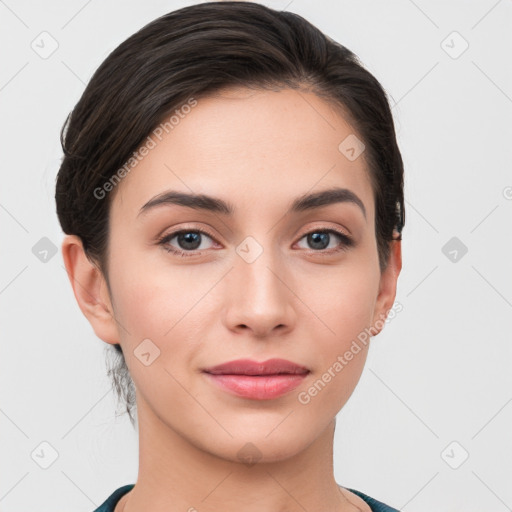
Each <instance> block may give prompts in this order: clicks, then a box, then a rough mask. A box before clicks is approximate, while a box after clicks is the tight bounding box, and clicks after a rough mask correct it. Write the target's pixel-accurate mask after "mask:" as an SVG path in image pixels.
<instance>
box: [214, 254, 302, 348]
mask: <svg viewBox="0 0 512 512" xmlns="http://www.w3.org/2000/svg"><path fill="white" fill-rule="evenodd" d="M284 267H285V265H284V264H283V263H282V262H279V261H278V259H277V257H275V255H274V254H272V251H271V250H264V251H263V252H262V253H261V254H260V256H259V257H258V258H257V259H256V260H255V261H252V262H248V261H246V260H244V258H242V257H239V256H237V257H236V259H235V263H234V268H233V269H232V270H231V272H229V274H228V276H226V279H227V282H226V286H227V291H226V293H227V297H228V300H227V309H226V310H225V318H224V321H225V323H226V326H227V327H228V329H230V330H232V331H233V330H234V331H240V332H242V331H244V330H248V331H250V332H251V333H252V335H253V336H254V337H257V338H265V337H271V336H275V335H283V334H285V333H286V332H289V331H290V330H291V329H293V326H294V323H295V321H296V312H295V309H294V304H293V301H294V300H295V296H294V294H293V291H292V290H293V283H292V282H291V280H292V278H291V277H290V274H289V272H286V270H285V269H284Z"/></svg>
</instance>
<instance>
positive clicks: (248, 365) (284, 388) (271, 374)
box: [203, 359, 310, 400]
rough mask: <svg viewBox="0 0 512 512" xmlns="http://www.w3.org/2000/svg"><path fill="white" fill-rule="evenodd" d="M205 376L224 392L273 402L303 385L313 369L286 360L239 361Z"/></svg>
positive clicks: (224, 364) (209, 369) (208, 369)
mask: <svg viewBox="0 0 512 512" xmlns="http://www.w3.org/2000/svg"><path fill="white" fill-rule="evenodd" d="M203 373H204V374H205V375H206V376H207V378H208V379H209V380H210V382H213V383H215V384H216V385H217V386H218V387H220V388H221V389H222V390H223V391H227V392H229V393H231V394H234V395H236V396H239V397H242V398H247V399H252V400H271V399H274V398H278V397H280V396H283V395H284V394H286V393H288V392H290V391H291V390H293V389H295V388H296V387H297V386H299V385H300V384H301V382H302V381H303V380H304V379H305V378H306V376H307V375H308V374H309V373H310V370H309V369H308V368H306V367H305V366H302V365H299V364H296V363H293V362H291V361H287V360H285V359H269V360H267V361H263V362H257V361H252V360H249V359H239V360H237V361H230V362H228V363H223V364H220V365H217V366H214V367H211V368H207V369H205V370H203Z"/></svg>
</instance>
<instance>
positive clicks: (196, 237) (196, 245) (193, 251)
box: [158, 229, 213, 256]
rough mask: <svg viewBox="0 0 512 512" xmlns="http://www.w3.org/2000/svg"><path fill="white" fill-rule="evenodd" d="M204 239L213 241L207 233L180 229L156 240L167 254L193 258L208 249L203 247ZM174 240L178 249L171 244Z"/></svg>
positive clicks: (198, 230)
mask: <svg viewBox="0 0 512 512" xmlns="http://www.w3.org/2000/svg"><path fill="white" fill-rule="evenodd" d="M204 237H206V238H209V239H210V240H213V238H212V237H211V236H210V235H209V234H208V233H206V232H205V231H202V230H200V229H181V230H179V231H174V232H173V233H169V234H167V235H165V236H163V237H162V238H160V239H159V240H158V244H159V245H162V246H163V247H164V249H165V250H166V251H167V252H171V253H174V254H176V255H178V256H194V255H197V254H200V253H201V250H203V249H208V248H209V247H204V246H203V241H204V240H203V239H204ZM174 238H176V242H177V244H178V247H175V246H174V245H172V244H171V241H172V240H173V239H174ZM197 251H199V252H197Z"/></svg>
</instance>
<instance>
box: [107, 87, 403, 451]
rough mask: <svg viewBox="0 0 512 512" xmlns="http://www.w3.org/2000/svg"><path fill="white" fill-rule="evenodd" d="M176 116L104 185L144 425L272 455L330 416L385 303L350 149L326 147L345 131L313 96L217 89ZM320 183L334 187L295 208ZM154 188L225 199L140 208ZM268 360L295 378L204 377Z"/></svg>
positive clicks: (370, 222)
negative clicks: (109, 189)
mask: <svg viewBox="0 0 512 512" xmlns="http://www.w3.org/2000/svg"><path fill="white" fill-rule="evenodd" d="M187 112H188V113H187V114H186V115H183V116H182V117H180V119H179V123H175V124H174V125H173V128H172V130H168V133H166V132H165V130H163V133H160V134H159V138H160V139H161V140H159V138H158V137H156V136H153V139H154V140H155V141H156V142H157V144H155V145H154V147H153V148H152V149H150V150H149V151H148V152H147V154H146V156H144V158H142V160H141V161H140V162H139V163H138V165H137V166H136V167H135V168H133V169H132V170H131V171H130V172H129V173H128V174H127V175H126V177H124V178H123V179H122V181H121V183H120V184H119V185H117V188H116V190H115V191H114V193H115V195H114V197H113V202H112V206H111V224H110V238H109V247H110V254H109V261H108V268H109V278H110V286H111V290H112V296H111V297H110V300H111V306H112V308H113V313H114V315H115V319H116V329H117V332H118V336H119V338H118V341H119V342H120V343H121V345H122V348H123V352H124V354H125V358H126V363H127V365H128V367H129V370H130V372H131V376H132V378H133V380H134V382H135V385H136V388H137V402H138V410H139V415H140V414H144V415H145V418H144V420H143V421H145V422H146V423H147V424H148V425H151V424H156V423H157V422H158V423H159V425H160V426H162V425H163V428H164V429H168V430H169V432H172V433H173V435H175V434H177V435H179V436H180V437H181V438H183V439H185V440H186V441H188V442H190V443H191V444H193V445H195V446H197V447H198V448H200V449H201V450H204V451H206V452H209V453H211V454H215V455H217V456H219V457H222V458H224V459H229V460H236V459H237V458H240V450H241V448H242V447H244V446H246V443H252V444H253V445H254V446H255V447H256V450H257V452H258V456H259V457H262V461H265V460H266V461H273V460H278V459H282V458H285V457H289V456H291V455H293V454H295V453H298V452H299V451H300V450H302V449H304V448H305V447H307V446H309V445H310V444H311V443H312V442H313V441H314V440H315V439H316V438H317V437H318V436H319V435H320V434H321V433H322V432H324V431H325V430H326V428H327V427H328V426H329V425H330V424H332V422H333V419H334V418H335V416H336V413H337V412H338V411H339V410H340V409H341V408H342V407H343V405H344V404H345V402H346V401H347V400H348V398H349V397H350V395H351V393H352V392H353V390H354V388H355V386H356V384H357V382H358V380H359V377H360V375H361V372H362V369H363V366H364V363H365V359H366V355H367V350H368V336H366V343H363V342H361V341H357V340H362V339H363V338H364V336H361V334H362V333H365V332H368V329H369V328H371V326H372V325H373V324H374V322H375V321H376V320H377V319H382V318H385V314H386V313H387V311H388V310H389V308H391V306H392V303H393V300H394V282H395V281H396V275H394V276H392V278H391V279H389V278H387V277H386V275H384V274H381V273H380V271H379V264H378V254H377V243H376V238H375V229H374V219H375V209H374V201H373V193H372V189H371V185H370V180H369V176H368V171H367V168H366V164H365V161H364V153H363V154H362V155H361V156H360V157H358V158H355V159H354V158H347V156H346V154H347V153H344V152H342V151H340V149H339V145H340V143H341V142H342V141H344V139H346V137H348V136H352V137H353V136H354V135H356V136H357V134H356V133H355V131H354V129H353V128H352V127H351V126H350V125H349V124H347V122H346V121H345V120H344V119H343V117H342V116H341V114H340V112H339V111H338V110H336V109H335V108H334V107H333V106H332V105H331V104H329V103H326V102H325V101H324V100H322V99H320V98H319V97H317V96H316V95H314V94H313V93H308V92H297V91H293V90H289V89H285V90H281V91H279V92H275V91H254V90H247V89H231V90H225V91H223V92H222V93H221V94H220V93H218V94H217V95H215V96H210V97H208V98H204V99H199V100H198V101H197V105H196V106H194V107H193V108H191V109H190V111H188V109H187ZM161 132H162V131H161ZM349 140H350V139H349ZM332 189H346V190H348V191H349V192H346V191H345V192H344V193H343V191H342V193H340V194H338V195H337V196H336V194H332V195H331V200H330V201H329V200H327V201H325V200H324V201H316V202H315V201H309V202H308V201H305V202H303V203H302V207H300V205H299V207H295V208H294V205H295V206H297V205H296V204H295V203H296V201H297V200H298V199H304V197H305V196H308V195H316V194H318V193H321V192H323V191H326V190H332ZM169 191H173V192H179V193H182V194H194V195H198V194H201V195H205V196H209V197H212V198H216V199H217V200H219V201H223V202H224V203H225V205H223V206H221V207H218V208H217V209H214V208H211V205H212V204H213V202H208V201H203V203H202V204H201V206H203V208H199V207H191V206H190V203H189V206H186V205H184V204H183V202H182V204H176V202H172V201H171V202H160V203H159V204H157V205H153V206H151V205H150V204H149V203H150V202H151V201H152V200H153V199H154V198H156V197H159V196H160V198H161V197H162V196H161V195H162V194H165V193H166V192H169ZM334 196H336V198H335V199H332V198H333V197H334ZM145 205H146V206H145ZM205 206H208V208H204V207H205ZM227 210H230V213H228V212H227ZM178 232H181V234H176V233H178ZM385 279H388V280H387V281H385ZM390 283H391V284H390ZM365 329H366V331H365ZM354 343H355V344H356V345H354ZM356 346H357V347H358V350H357V349H356V348H355V347H356ZM349 352H350V353H351V354H352V356H351V357H350V355H349V354H348V353H349ZM274 358H279V359H284V360H287V361H289V362H291V363H294V364H295V365H298V366H299V367H300V368H301V369H302V370H301V372H302V373H299V374H298V375H295V376H292V375H290V374H288V375H281V376H277V375H275V374H276V373H277V371H278V370H275V369H274V370H275V371H274V376H273V377H272V376H267V377H263V376H261V375H259V376H252V377H247V376H240V375H238V376H233V375H231V376H227V375H224V376H223V377H221V376H218V375H217V376H212V374H208V373H206V372H205V370H207V369H211V368H212V367H214V366H216V365H220V364H222V363H226V362H230V361H234V360H239V359H244V360H247V359H249V360H252V361H253V362H257V363H259V362H264V361H267V360H269V359H274ZM304 369H305V370H304ZM233 372H235V370H232V371H231V373H233ZM227 373H230V371H227ZM260 373H262V372H260ZM269 373H272V371H270V372H269ZM258 379H259V380H258ZM139 421H141V418H140V416H139Z"/></svg>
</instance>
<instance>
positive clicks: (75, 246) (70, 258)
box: [62, 235, 119, 344]
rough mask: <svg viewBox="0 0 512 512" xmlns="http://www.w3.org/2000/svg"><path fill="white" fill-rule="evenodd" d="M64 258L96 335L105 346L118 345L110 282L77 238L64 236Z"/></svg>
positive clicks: (73, 285) (78, 300)
mask: <svg viewBox="0 0 512 512" xmlns="http://www.w3.org/2000/svg"><path fill="white" fill-rule="evenodd" d="M62 257H63V259H64V264H65V266H66V272H67V274H68V277H69V280H70V282H71V286H72V288H73V292H74V294H75V298H76V300H77V302H78V306H79V307H80V310H81V311H82V313H83V314H84V315H85V316H86V318H87V320H89V323H90V324H91V326H92V328H93V329H94V332H95V333H96V336H98V338H100V339H102V340H103V341H105V342H106V343H111V344H115V343H119V333H118V330H117V323H116V320H115V317H114V310H113V307H112V304H111V300H110V295H109V292H108V288H107V283H106V281H105V278H104V276H103V274H102V273H101V271H100V270H99V269H98V268H97V267H96V266H95V265H93V264H92V263H91V262H90V261H89V259H88V258H87V255H86V254H85V251H84V248H83V245H82V240H81V239H80V238H79V237H78V236H76V235H66V236H65V238H64V241H63V242H62Z"/></svg>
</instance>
